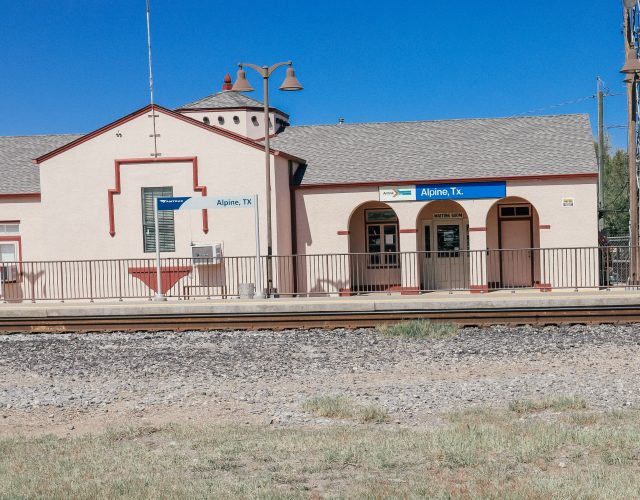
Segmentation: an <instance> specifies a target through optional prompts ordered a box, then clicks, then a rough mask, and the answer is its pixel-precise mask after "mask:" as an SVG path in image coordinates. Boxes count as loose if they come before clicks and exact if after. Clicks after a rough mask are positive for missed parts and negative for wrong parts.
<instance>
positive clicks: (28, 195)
mask: <svg viewBox="0 0 640 500" xmlns="http://www.w3.org/2000/svg"><path fill="white" fill-rule="evenodd" d="M5 198H38V201H40V193H0V200H4V199H5Z"/></svg>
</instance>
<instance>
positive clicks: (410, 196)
mask: <svg viewBox="0 0 640 500" xmlns="http://www.w3.org/2000/svg"><path fill="white" fill-rule="evenodd" d="M379 194H380V201H391V202H393V201H431V200H479V199H486V198H496V199H498V198H504V197H505V196H507V183H506V182H505V181H495V182H468V183H463V184H417V185H414V186H385V187H380V188H379Z"/></svg>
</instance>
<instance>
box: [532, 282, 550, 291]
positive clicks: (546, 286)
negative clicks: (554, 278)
mask: <svg viewBox="0 0 640 500" xmlns="http://www.w3.org/2000/svg"><path fill="white" fill-rule="evenodd" d="M533 287H534V288H537V289H539V290H540V291H541V292H550V291H551V290H552V287H551V283H535V284H534V285H533Z"/></svg>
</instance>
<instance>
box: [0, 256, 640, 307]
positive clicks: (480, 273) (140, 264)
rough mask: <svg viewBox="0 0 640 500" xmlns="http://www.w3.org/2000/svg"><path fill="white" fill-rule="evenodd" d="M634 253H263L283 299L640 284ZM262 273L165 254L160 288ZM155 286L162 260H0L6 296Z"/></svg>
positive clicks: (0, 290)
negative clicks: (632, 268) (634, 273)
mask: <svg viewBox="0 0 640 500" xmlns="http://www.w3.org/2000/svg"><path fill="white" fill-rule="evenodd" d="M634 250H635V251H636V252H637V251H638V249H637V248H635V249H634ZM630 252H631V250H630V248H629V247H627V246H615V247H614V246H606V247H585V248H544V249H541V248H532V249H519V250H470V251H455V252H398V253H386V254H322V255H290V256H274V257H271V258H267V257H263V258H262V259H261V262H260V269H261V274H262V283H263V284H264V286H265V288H266V289H267V291H271V293H272V295H275V296H299V297H314V296H330V295H334V296H336V295H337V296H350V295H358V294H370V293H380V292H387V293H388V292H400V293H405V294H417V293H426V292H431V291H437V290H445V291H454V290H469V291H476V292H486V291H491V290H505V289H507V290H512V289H525V288H539V289H542V290H553V289H576V290H577V289H583V288H594V289H598V288H613V287H625V286H628V283H629V282H630V281H635V278H634V277H633V276H630V272H629V271H630V264H629V257H630ZM269 268H270V271H269ZM255 269H256V266H255V258H254V257H223V258H218V259H210V260H207V259H195V260H194V259H191V258H164V259H162V261H161V292H162V293H163V294H165V295H166V296H167V297H168V298H172V299H181V300H189V299H194V298H233V297H238V296H239V295H240V289H241V287H240V285H241V284H244V283H255V282H256V280H255ZM268 276H271V283H269V282H268V281H267V279H268ZM156 288H157V275H156V264H155V260H153V259H114V260H84V261H55V262H49V261H39V262H15V263H11V262H4V263H0V302H9V303H20V302H38V301H47V300H53V301H71V300H89V301H94V300H104V299H108V300H125V299H145V298H146V299H152V298H153V297H154V295H155V294H156Z"/></svg>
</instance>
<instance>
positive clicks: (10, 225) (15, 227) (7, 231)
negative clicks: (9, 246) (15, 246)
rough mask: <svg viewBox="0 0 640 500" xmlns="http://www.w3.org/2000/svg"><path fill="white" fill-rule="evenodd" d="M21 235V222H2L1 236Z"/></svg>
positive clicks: (0, 227)
mask: <svg viewBox="0 0 640 500" xmlns="http://www.w3.org/2000/svg"><path fill="white" fill-rule="evenodd" d="M14 234H20V223H19V222H0V236H7V235H14Z"/></svg>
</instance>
